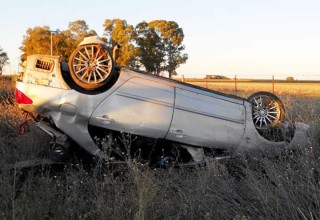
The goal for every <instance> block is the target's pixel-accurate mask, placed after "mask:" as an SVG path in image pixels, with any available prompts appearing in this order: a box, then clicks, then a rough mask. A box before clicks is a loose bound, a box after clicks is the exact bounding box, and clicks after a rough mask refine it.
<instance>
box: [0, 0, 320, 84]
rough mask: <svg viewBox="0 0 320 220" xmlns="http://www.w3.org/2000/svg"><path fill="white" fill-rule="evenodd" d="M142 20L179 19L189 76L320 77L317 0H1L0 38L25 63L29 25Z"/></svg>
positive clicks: (13, 61) (13, 66)
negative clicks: (23, 55)
mask: <svg viewBox="0 0 320 220" xmlns="http://www.w3.org/2000/svg"><path fill="white" fill-rule="evenodd" d="M114 18H120V19H124V20H126V21H127V22H128V23H129V24H132V25H136V24H137V23H139V22H141V21H143V20H145V21H151V20H156V19H164V20H173V21H176V22H177V23H178V24H179V26H180V27H182V28H183V31H184V34H185V39H184V45H185V46H186V50H185V52H186V53H187V54H188V55H189V59H188V61H187V63H186V64H183V65H181V67H180V68H179V69H178V70H177V71H178V73H179V75H184V76H185V77H203V76H204V75H206V74H219V75H226V76H229V77H233V76H235V75H237V77H238V78H271V77H272V75H274V76H275V77H276V78H279V79H283V78H285V77H287V76H294V77H295V78H296V79H320V62H319V61H320V1H318V0H219V1H218V0H195V1H193V0H183V1H182V0H161V1H153V0H135V1H132V0H117V1H114V0H113V1H103V0H90V1H88V0H87V1H83V0H77V1H73V0H69V1H67V0H64V1H62V0H51V1H48V0H42V1H40V0H28V1H25V3H23V1H21V0H19V1H18V0H10V1H4V2H2V3H1V8H0V20H1V21H2V24H1V25H0V46H1V47H2V48H3V50H4V51H6V52H7V53H8V55H9V58H10V65H9V66H7V67H6V73H10V72H12V73H14V72H16V71H17V68H18V63H17V62H18V57H19V56H20V54H21V51H20V50H19V47H20V46H21V42H22V39H23V35H24V34H25V33H26V30H27V28H29V27H31V28H33V27H35V26H44V25H48V26H50V28H51V29H61V30H64V29H67V27H68V23H69V22H71V21H75V20H79V19H81V20H85V21H86V22H87V24H88V25H89V28H91V29H94V30H95V31H97V33H98V34H99V35H102V33H103V27H102V25H103V23H104V20H105V19H114Z"/></svg>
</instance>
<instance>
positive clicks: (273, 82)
mask: <svg viewBox="0 0 320 220" xmlns="http://www.w3.org/2000/svg"><path fill="white" fill-rule="evenodd" d="M272 93H274V75H272Z"/></svg>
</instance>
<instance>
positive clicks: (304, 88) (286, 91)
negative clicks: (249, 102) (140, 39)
mask: <svg viewBox="0 0 320 220" xmlns="http://www.w3.org/2000/svg"><path fill="white" fill-rule="evenodd" d="M186 82H188V80H186ZM189 83H191V84H194V85H197V86H201V87H204V88H208V89H212V90H216V91H220V92H228V93H232V94H236V95H240V96H242V95H248V94H252V93H254V92H258V91H267V92H273V90H274V93H275V94H276V95H279V96H285V95H286V96H298V97H313V98H319V97H320V82H304V81H303V82H301V83H299V82H283V81H276V82H275V83H274V86H273V84H272V82H271V81H248V80H247V81H237V83H236V85H235V82H234V81H217V80H216V81H189Z"/></svg>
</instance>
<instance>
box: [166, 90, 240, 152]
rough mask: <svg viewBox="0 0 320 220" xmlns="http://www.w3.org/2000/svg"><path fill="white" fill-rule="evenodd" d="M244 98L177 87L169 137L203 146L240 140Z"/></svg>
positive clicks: (234, 144) (236, 142)
mask: <svg viewBox="0 0 320 220" xmlns="http://www.w3.org/2000/svg"><path fill="white" fill-rule="evenodd" d="M244 128H245V108H244V105H243V100H241V99H233V98H231V97H227V96H223V95H220V94H215V93H209V92H207V91H203V90H194V91H192V90H188V89H184V88H176V98H175V107H174V115H173V120H172V124H171V126H170V130H169V133H168V135H167V137H166V138H167V139H168V140H172V141H176V142H180V143H185V144H188V145H196V146H202V147H214V148H227V147H232V146H236V145H238V144H239V143H240V142H241V139H242V137H243V134H244Z"/></svg>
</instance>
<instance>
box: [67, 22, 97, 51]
mask: <svg viewBox="0 0 320 220" xmlns="http://www.w3.org/2000/svg"><path fill="white" fill-rule="evenodd" d="M65 35H67V36H68V37H70V38H71V39H72V40H74V41H75V43H74V44H75V45H78V44H79V43H80V42H81V41H82V40H83V38H85V37H89V36H94V35H97V33H96V31H95V30H91V29H89V26H88V25H87V23H86V22H85V21H84V20H76V21H73V22H69V25H68V31H66V32H65Z"/></svg>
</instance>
